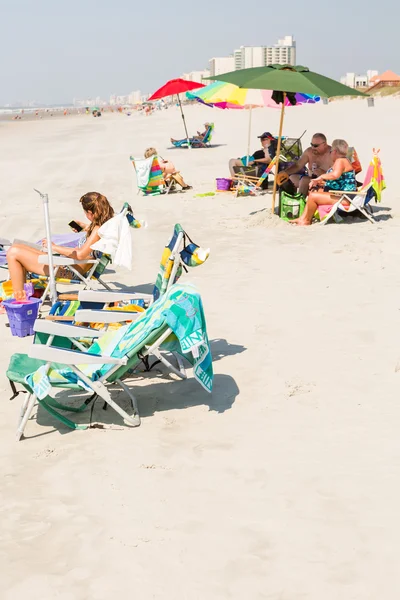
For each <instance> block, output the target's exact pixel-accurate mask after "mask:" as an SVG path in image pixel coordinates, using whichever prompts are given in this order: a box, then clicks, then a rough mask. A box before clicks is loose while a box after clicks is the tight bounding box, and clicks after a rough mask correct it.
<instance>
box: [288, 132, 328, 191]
mask: <svg viewBox="0 0 400 600" xmlns="http://www.w3.org/2000/svg"><path fill="white" fill-rule="evenodd" d="M331 166H332V156H331V147H330V146H329V145H328V143H327V139H326V136H325V135H324V134H323V133H314V135H313V137H312V140H311V144H310V146H309V147H308V148H307V149H306V150H305V151H304V152H303V154H302V155H301V156H300V158H299V160H298V161H297V162H296V163H295V164H294V165H292V166H290V167H288V168H287V169H284V170H283V171H281V172H280V173H279V175H278V176H277V183H278V185H282V184H283V183H285V182H286V181H287V180H288V179H289V177H290V180H291V181H292V183H293V184H294V185H295V186H296V188H298V191H299V192H300V194H303V196H307V194H308V192H309V186H310V181H311V180H313V179H316V178H317V177H319V176H320V175H323V174H324V173H326V172H327V171H328V169H330V168H331ZM301 171H303V173H302V174H299V173H300V172H301Z"/></svg>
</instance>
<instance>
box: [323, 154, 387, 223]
mask: <svg viewBox="0 0 400 600" xmlns="http://www.w3.org/2000/svg"><path fill="white" fill-rule="evenodd" d="M351 150H352V155H354V157H353V158H354V162H353V163H352V164H353V166H354V170H355V172H356V173H357V163H358V165H359V169H361V165H360V163H359V160H358V156H357V153H356V152H355V150H354V148H352V149H351ZM379 152H380V150H377V149H375V148H373V155H372V160H371V162H370V164H369V167H368V170H367V173H366V175H365V179H364V183H363V185H362V187H361V188H360V189H359V190H357V191H354V192H347V191H346V192H345V191H337V192H336V191H331V192H330V193H331V194H332V195H333V196H337V198H338V200H337V202H335V204H334V205H333V206H332V208H331V209H330V211H329V212H328V214H327V215H326V216H325V217H324V218H323V219H321V224H322V225H325V224H326V223H327V222H328V221H329V220H330V219H331V218H332V217H333V218H334V219H335V220H337V221H341V220H343V219H342V218H341V216H340V213H341V212H342V213H347V214H348V213H351V212H354V211H357V210H358V211H360V213H361V214H362V215H364V217H366V218H367V219H368V221H370V223H375V220H374V217H373V213H372V208H371V206H370V202H371V200H372V199H375V202H380V201H381V197H382V192H383V190H385V189H386V183H385V177H384V175H383V171H382V164H381V161H380V158H379ZM349 160H350V158H349ZM345 200H346V201H347V202H348V203H349V206H347V205H343V201H345Z"/></svg>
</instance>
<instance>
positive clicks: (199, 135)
mask: <svg viewBox="0 0 400 600" xmlns="http://www.w3.org/2000/svg"><path fill="white" fill-rule="evenodd" d="M204 127H205V129H204V131H203V133H201V132H200V131H198V132H197V135H194V136H193V137H192V138H190V143H191V144H193V142H202V141H203V140H204V138H205V137H206V135H207V133H208V130H209V128H210V127H211V123H204ZM185 141H186V138H183V139H182V140H175V139H174V138H171V144H180V143H181V142H185Z"/></svg>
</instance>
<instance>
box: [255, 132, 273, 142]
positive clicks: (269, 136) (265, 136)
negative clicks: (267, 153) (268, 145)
mask: <svg viewBox="0 0 400 600" xmlns="http://www.w3.org/2000/svg"><path fill="white" fill-rule="evenodd" d="M257 137H258V138H260V139H261V140H262V139H268V140H274V139H275V136H273V135H272V133H270V132H269V131H264V133H262V134H261V135H258V136H257Z"/></svg>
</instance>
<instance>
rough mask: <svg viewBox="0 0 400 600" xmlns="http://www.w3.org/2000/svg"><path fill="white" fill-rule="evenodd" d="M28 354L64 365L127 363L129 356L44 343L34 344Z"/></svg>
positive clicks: (31, 356)
mask: <svg viewBox="0 0 400 600" xmlns="http://www.w3.org/2000/svg"><path fill="white" fill-rule="evenodd" d="M28 356H29V357H30V358H39V359H41V360H45V361H47V362H50V363H56V362H57V363H61V364H62V365H73V366H76V365H89V364H90V365H96V364H98V365H126V363H127V358H126V357H125V356H124V358H113V357H112V356H102V355H101V354H89V353H88V352H78V351H77V350H64V349H63V348H54V346H44V345H42V344H32V346H31V348H30V350H29V352H28Z"/></svg>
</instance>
